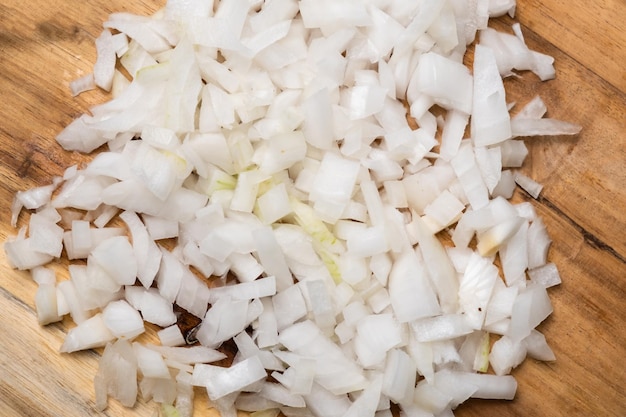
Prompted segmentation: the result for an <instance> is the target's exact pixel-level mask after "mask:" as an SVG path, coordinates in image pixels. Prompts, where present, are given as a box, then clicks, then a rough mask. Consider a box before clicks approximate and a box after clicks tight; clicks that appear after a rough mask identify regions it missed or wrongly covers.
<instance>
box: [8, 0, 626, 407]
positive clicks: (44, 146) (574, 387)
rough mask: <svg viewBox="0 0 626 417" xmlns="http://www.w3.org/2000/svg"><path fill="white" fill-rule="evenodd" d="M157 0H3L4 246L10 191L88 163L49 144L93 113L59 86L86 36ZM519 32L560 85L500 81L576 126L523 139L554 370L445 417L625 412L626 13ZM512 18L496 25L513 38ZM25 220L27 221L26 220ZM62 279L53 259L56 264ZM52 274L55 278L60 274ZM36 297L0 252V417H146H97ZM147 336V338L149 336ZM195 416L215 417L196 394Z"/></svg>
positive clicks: (562, 11) (76, 357)
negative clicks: (552, 273) (544, 232)
mask: <svg viewBox="0 0 626 417" xmlns="http://www.w3.org/2000/svg"><path fill="white" fill-rule="evenodd" d="M163 4H164V1H163V0H159V1H147V0H142V1H131V2H128V1H121V0H109V1H106V2H104V1H96V0H85V1H82V2H70V1H59V0H29V1H28V2H26V1H23V0H4V1H2V3H1V4H0V94H1V97H2V101H1V102H0V160H1V163H0V177H1V181H0V203H1V204H2V208H1V210H0V240H2V241H4V240H5V239H6V237H7V236H9V235H14V234H15V233H16V230H15V229H13V228H12V227H11V226H10V205H11V202H12V200H13V197H14V195H15V192H16V191H18V190H24V189H27V188H30V187H33V186H37V185H45V184H48V183H49V182H50V180H51V178H52V176H54V175H60V174H62V172H63V171H64V169H65V168H67V167H68V166H70V165H72V164H76V163H81V162H82V161H85V160H86V159H85V156H82V155H79V154H76V153H68V152H65V151H63V150H62V149H61V148H60V146H58V145H57V143H56V142H55V141H54V137H55V135H56V134H57V133H58V132H59V131H60V130H61V129H62V128H63V127H64V126H66V125H67V124H68V123H69V122H70V121H71V120H72V119H73V118H74V117H76V116H78V115H80V114H81V113H82V112H84V111H85V110H86V109H88V107H89V106H90V105H92V104H95V103H98V102H101V101H103V100H105V99H106V95H105V94H104V93H101V92H98V91H93V92H89V93H86V94H82V95H80V96H79V97H76V98H73V97H71V94H70V92H69V88H68V83H69V82H70V81H71V80H73V79H75V78H77V77H78V76H80V75H83V74H86V73H88V72H90V71H91V68H92V65H93V62H94V60H95V46H94V39H95V37H96V36H97V35H98V34H99V33H100V31H101V29H102V22H103V21H104V20H106V17H107V15H108V14H109V13H111V12H114V11H129V12H134V13H138V14H147V13H151V12H153V11H155V10H157V9H158V8H159V7H162V6H163ZM516 20H517V21H519V22H521V23H522V28H523V30H524V34H525V36H526V41H527V43H528V44H529V46H530V47H531V48H533V49H536V50H538V51H541V52H544V53H547V54H550V55H552V56H554V57H555V59H556V63H555V66H556V71H557V78H556V79H555V80H551V81H548V82H543V83H542V82H540V81H539V80H538V79H537V78H536V77H534V76H533V75H532V74H523V76H522V77H521V78H519V79H515V78H511V79H507V80H506V88H507V91H508V99H509V100H510V101H515V100H519V103H520V104H523V103H524V102H525V101H527V100H529V99H530V98H531V97H532V96H533V95H534V94H539V95H540V96H541V97H542V98H543V99H544V101H545V102H546V104H547V106H548V112H549V116H550V117H553V118H557V119H563V120H568V121H573V122H577V123H579V124H581V125H582V126H583V131H582V133H580V134H579V135H578V136H576V137H575V138H561V137H557V138H535V139H529V140H527V145H528V147H529V150H530V157H529V158H528V159H527V163H526V164H525V166H524V167H523V171H524V172H525V173H526V174H527V175H529V176H531V177H532V178H534V179H536V180H537V181H539V182H541V183H542V184H543V185H544V189H543V192H542V195H541V197H540V198H539V200H537V201H535V200H532V199H531V198H530V197H529V196H528V195H526V194H525V193H523V192H521V191H519V190H518V191H517V192H516V194H515V196H514V200H515V201H516V202H520V201H532V204H533V205H534V207H535V208H536V210H537V212H538V213H539V214H540V216H541V217H542V218H543V219H544V221H545V223H546V225H547V228H548V231H549V233H550V235H551V237H552V239H553V241H554V243H553V244H552V247H551V250H550V254H549V257H550V260H551V261H552V262H555V263H556V264H557V265H558V267H559V270H560V273H561V277H562V279H563V284H562V285H560V286H559V287H556V288H553V289H551V290H550V295H551V299H552V302H553V305H554V313H553V315H552V316H551V317H550V318H549V319H548V320H547V321H546V322H544V323H543V324H542V325H541V326H540V329H541V330H542V331H543V332H544V333H545V334H546V336H547V339H548V342H549V343H550V345H551V346H552V348H553V349H554V351H555V354H556V356H557V361H556V362H554V363H541V362H537V361H534V360H530V359H528V360H526V361H525V362H524V363H523V364H522V365H521V366H520V367H519V368H517V369H515V370H514V371H513V375H515V376H516V377H517V379H518V382H519V388H518V394H517V397H516V399H515V400H514V401H512V402H508V401H477V400H471V401H469V402H467V403H466V404H464V405H462V406H461V407H460V408H459V409H458V410H457V411H456V415H457V416H461V417H469V416H475V417H478V416H486V417H489V416H529V415H533V416H624V415H626V395H625V394H624V387H625V386H626V374H625V368H626V365H625V362H626V324H625V322H624V320H625V317H626V304H625V299H626V214H625V212H626V192H625V191H624V187H625V186H626V69H625V68H626V35H625V34H624V29H625V28H626V26H625V25H626V23H624V22H626V3H625V2H624V0H607V1H602V2H589V1H585V0H519V1H518V11H517V16H516ZM512 22H513V21H512V20H511V19H509V18H502V19H498V20H497V21H494V22H492V26H493V27H495V28H497V29H499V30H503V31H510V24H511V23H512ZM21 221H22V223H23V221H24V219H23V218H22V220H21ZM57 266H58V271H59V274H66V273H65V272H62V271H63V269H62V266H63V261H60V262H58V264H57ZM62 276H63V275H62ZM35 290H36V284H35V283H33V282H32V280H31V279H30V278H29V277H28V275H27V274H26V273H22V272H18V271H14V270H12V269H10V268H9V266H8V265H7V262H6V259H5V255H4V251H0V416H67V417H73V416H76V417H78V416H96V415H101V416H119V417H126V416H127V417H131V416H133V417H135V416H137V417H139V416H142V417H143V416H152V415H153V413H154V412H155V406H154V404H145V403H144V402H141V401H140V402H139V403H138V404H137V406H136V407H135V408H134V409H131V410H129V409H125V408H124V407H122V406H120V405H119V404H118V403H117V402H115V401H110V405H109V408H108V409H107V410H105V411H104V412H103V413H98V412H96V411H95V410H94V408H93V405H94V393H93V377H94V375H95V373H96V369H97V360H98V357H99V355H100V353H101V352H100V351H87V352H82V353H78V354H71V355H67V354H59V353H58V349H59V347H60V345H61V343H62V341H63V338H64V335H65V333H66V332H67V330H68V328H70V326H71V325H72V324H71V323H70V321H69V320H66V321H64V322H61V323H58V324H53V325H49V326H46V327H45V328H42V327H40V326H39V325H38V324H37V318H36V313H35V310H34V294H35ZM154 337H155V336H154V331H151V332H150V333H149V334H148V335H146V336H145V338H147V339H150V338H154ZM197 392H198V396H197V397H196V401H195V403H196V414H195V415H197V416H217V413H216V412H214V411H211V410H209V409H208V407H207V402H206V396H205V395H202V394H201V393H200V392H199V391H197Z"/></svg>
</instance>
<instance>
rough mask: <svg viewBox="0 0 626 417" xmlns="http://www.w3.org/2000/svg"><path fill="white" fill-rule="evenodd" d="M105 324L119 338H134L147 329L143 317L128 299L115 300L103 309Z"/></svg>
mask: <svg viewBox="0 0 626 417" xmlns="http://www.w3.org/2000/svg"><path fill="white" fill-rule="evenodd" d="M102 317H103V319H104V323H105V325H106V326H107V327H108V329H109V330H110V331H111V333H113V335H115V337H117V338H118V339H133V338H135V337H136V336H138V335H140V334H141V333H143V332H144V331H145V328H144V325H143V319H142V318H141V315H140V314H139V312H138V311H137V310H135V309H134V308H133V307H131V306H130V304H128V303H127V302H126V301H124V300H120V301H114V302H112V303H109V304H108V305H107V306H106V307H105V308H104V309H103V310H102Z"/></svg>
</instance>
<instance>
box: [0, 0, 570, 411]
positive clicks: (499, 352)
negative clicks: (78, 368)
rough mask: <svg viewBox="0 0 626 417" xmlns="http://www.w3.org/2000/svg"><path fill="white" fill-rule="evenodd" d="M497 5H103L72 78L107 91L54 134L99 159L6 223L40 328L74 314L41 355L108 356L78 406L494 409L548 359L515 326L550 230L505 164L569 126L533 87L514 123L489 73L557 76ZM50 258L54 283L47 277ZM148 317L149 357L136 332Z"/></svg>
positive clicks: (529, 306) (528, 315)
mask: <svg viewBox="0 0 626 417" xmlns="http://www.w3.org/2000/svg"><path fill="white" fill-rule="evenodd" d="M514 11H515V2H514V1H513V0H509V1H473V2H466V1H463V0H437V1H422V2H420V1H396V2H394V1H391V0H382V1H376V2H372V1H357V0H355V1H334V0H323V1H322V0H300V1H296V0H267V1H261V0H259V1H248V0H219V1H217V0H216V1H188V0H168V1H167V4H166V5H165V7H164V8H163V9H162V10H160V11H159V12H157V13H156V14H154V15H153V16H148V17H146V16H137V15H133V14H129V13H114V14H112V15H111V16H110V17H109V19H108V20H107V21H106V22H105V23H104V30H103V31H102V34H101V35H100V36H99V37H98V39H97V40H96V49H97V54H98V58H97V61H96V63H95V65H94V68H93V73H92V74H88V75H86V76H84V77H82V78H80V79H78V80H76V81H74V82H72V83H71V90H72V94H74V95H76V94H80V93H81V92H82V91H85V90H89V89H93V88H101V89H104V90H107V91H111V94H112V99H111V100H110V101H108V102H106V103H103V104H100V105H97V106H95V107H93V108H92V109H90V112H89V114H84V115H82V116H80V117H78V118H77V119H75V120H74V121H73V122H72V123H71V124H69V125H68V126H67V127H66V128H65V129H64V130H63V131H62V132H61V133H59V135H58V136H57V138H56V139H57V141H58V142H59V144H61V145H62V146H63V147H64V148H65V149H66V150H70V151H80V152H84V153H89V152H92V151H95V150H98V152H97V153H96V154H95V155H94V157H93V159H92V160H91V162H89V163H88V164H87V165H86V166H85V167H77V166H73V167H70V168H68V169H67V170H66V171H65V174H64V175H63V177H62V178H54V179H52V181H51V184H50V185H44V186H41V187H37V188H33V189H31V190H28V191H20V192H18V193H17V195H16V197H15V202H14V204H13V210H12V214H13V216H12V223H13V225H16V224H17V222H18V217H19V215H20V212H21V211H22V209H23V208H25V209H27V210H30V213H31V214H30V220H29V223H28V226H24V227H23V228H21V229H20V230H19V232H18V233H17V235H16V236H15V237H12V238H10V239H9V240H8V241H7V242H6V243H5V244H4V248H5V251H6V253H7V258H8V260H9V262H10V263H11V265H12V266H13V267H14V268H17V269H20V270H29V271H30V272H31V274H32V277H33V279H34V280H35V281H36V282H37V284H38V285H39V289H38V290H37V293H36V295H35V303H36V307H37V315H38V319H39V322H40V324H41V325H46V324H48V323H52V322H55V321H59V320H61V319H62V317H63V316H65V315H67V314H70V315H71V317H72V319H73V321H74V322H75V323H76V326H75V327H73V328H71V329H70V330H69V332H68V333H67V335H66V338H65V341H64V343H63V345H62V346H61V348H60V350H61V352H74V351H79V350H84V349H91V348H96V347H104V353H103V355H102V358H101V359H100V367H99V371H98V373H97V375H96V376H95V393H96V403H95V405H96V408H97V409H98V410H103V409H105V408H106V407H107V402H108V398H109V397H112V398H115V399H116V400H117V401H119V402H120V403H122V404H123V405H125V406H128V407H132V406H133V405H134V404H135V402H136V400H137V396H138V394H141V395H142V397H143V398H144V399H145V400H150V399H152V400H153V401H154V402H156V403H158V404H159V407H160V408H161V411H162V413H164V415H177V416H185V417H191V416H192V415H193V395H194V390H195V389H196V387H201V388H203V389H206V391H207V394H208V397H209V399H210V405H211V406H212V407H214V408H216V409H217V410H218V411H219V412H220V413H221V415H222V416H224V417H227V416H235V415H236V410H241V411H248V412H252V413H254V415H258V416H261V415H263V416H270V415H271V416H276V415H278V414H279V413H282V414H283V415H286V416H305V415H306V416H318V417H334V416H337V417H341V416H343V417H347V416H355V417H356V416H358V417H364V416H377V417H382V416H391V415H392V412H391V405H392V404H396V405H397V406H398V407H399V409H400V410H401V413H403V415H407V416H418V415H419V416H451V415H453V411H452V410H454V409H455V408H456V407H457V406H459V405H460V404H461V403H463V402H464V401H466V400H467V399H469V398H486V399H507V400H510V399H512V398H513V397H514V396H515V393H516V390H517V382H516V381H515V378H514V377H513V376H511V375H510V372H511V370H512V369H513V368H515V367H516V366H518V365H519V364H520V363H521V362H522V361H523V360H524V358H525V357H526V356H527V355H530V356H531V357H533V358H537V359H539V360H545V361H551V360H555V357H554V354H553V353H552V351H551V350H550V348H549V346H548V345H547V343H546V339H545V337H544V336H543V335H542V334H541V333H540V332H539V331H537V330H536V329H535V328H536V327H537V325H539V324H540V323H541V322H542V321H543V320H544V319H545V318H546V317H547V316H548V315H549V314H550V313H551V312H552V306H551V303H550V298H549V296H548V293H547V288H549V287H551V286H554V285H557V284H559V283H560V282H561V279H560V276H559V274H558V271H557V267H556V266H555V265H554V264H553V263H549V262H548V259H547V254H548V249H549V246H550V238H549V237H548V235H547V232H546V228H545V226H544V224H543V222H542V221H541V219H539V218H538V217H537V215H536V213H535V211H534V209H533V207H532V205H530V204H529V203H521V204H512V203H511V202H509V200H508V199H509V198H510V197H511V196H512V194H513V191H514V189H515V186H516V184H517V185H519V186H520V187H522V188H523V189H524V190H525V191H527V192H528V193H529V194H530V195H531V196H533V197H534V198H537V197H538V195H539V192H540V191H541V185H540V184H538V183H537V182H535V181H534V180H532V179H531V178H529V177H527V176H525V175H523V174H522V173H520V172H517V171H516V169H517V168H519V167H521V166H522V164H523V162H524V159H525V158H526V156H527V154H528V150H527V149H526V146H525V145H524V142H523V140H522V139H520V138H519V137H525V136H531V135H535V136H537V135H541V136H544V135H572V134H576V133H578V132H579V131H580V127H579V126H576V125H574V124H571V123H566V122H561V121H557V120H552V119H547V118H544V114H545V112H546V107H545V104H544V103H543V101H541V99H540V98H539V97H535V98H532V100H530V101H529V103H528V104H527V105H526V106H524V107H523V108H522V109H521V110H520V111H519V112H517V114H516V115H515V116H514V117H511V116H510V110H511V107H512V106H511V105H510V104H509V103H507V101H506V92H505V89H504V84H503V81H502V77H506V76H510V75H514V74H515V72H514V71H527V70H529V71H532V72H534V73H535V74H536V75H537V77H539V78H540V79H541V80H546V79H550V78H553V77H554V76H555V72H554V67H553V65H552V62H553V59H552V58H551V57H549V56H546V55H544V54H541V53H538V52H535V51H532V50H530V49H529V48H528V47H527V46H526V44H525V42H524V39H523V36H522V33H521V28H520V26H519V25H518V24H515V25H514V26H513V28H512V32H513V33H514V34H506V33H500V32H497V31H495V30H494V29H491V28H489V27H487V22H488V20H489V18H490V17H494V16H500V15H502V14H505V13H508V14H510V15H511V16H513V14H514ZM473 44H475V49H474V61H473V66H472V68H468V67H466V66H464V65H463V57H464V55H465V52H466V50H467V48H468V46H470V45H473ZM435 108H437V110H436V111H435ZM407 112H408V116H409V117H407ZM409 119H412V121H409ZM77 213H78V214H77ZM62 218H64V219H66V220H67V219H68V218H69V219H71V221H69V222H67V221H64V222H61V219H62ZM60 224H67V225H69V226H68V227H67V228H66V229H64V228H63V227H61V225H60ZM63 250H65V254H66V256H67V258H68V259H69V260H70V261H73V263H72V264H71V265H70V267H69V279H66V280H58V282H57V278H56V277H55V273H54V272H53V270H52V269H50V268H48V267H46V266H45V265H46V264H48V263H49V262H51V261H52V260H54V259H55V258H59V257H60V256H61V255H62V252H63ZM496 257H498V258H499V265H501V269H499V268H498V267H496V266H495V265H494V260H495V259H496ZM209 279H210V280H209ZM209 281H210V285H209ZM183 310H184V311H185V312H186V313H185V314H188V315H190V316H193V317H195V320H196V322H197V323H199V324H198V325H197V326H196V327H194V328H193V331H192V332H187V330H189V329H186V330H185V331H183V330H182V329H181V328H180V327H179V325H178V321H179V319H180V314H181V313H180V312H181V311H183ZM145 322H148V323H151V325H149V326H148V327H152V328H154V327H155V326H156V328H158V329H160V330H159V331H158V337H159V340H160V342H161V345H155V344H153V343H144V342H141V340H142V337H141V335H142V334H144V333H145V332H146V325H145V324H144V323H145ZM490 340H491V341H494V340H496V341H495V343H493V345H491V344H490ZM224 343H231V344H232V343H234V344H235V345H236V347H237V353H236V355H235V356H234V358H231V359H232V364H230V365H229V366H222V364H223V363H221V362H220V363H219V364H216V362H218V361H221V360H223V359H224V358H225V357H226V355H224V354H223V353H222V352H221V351H220V350H219V349H220V348H221V347H222V346H223V345H224ZM187 344H193V345H194V346H191V347H190V346H186V345H187Z"/></svg>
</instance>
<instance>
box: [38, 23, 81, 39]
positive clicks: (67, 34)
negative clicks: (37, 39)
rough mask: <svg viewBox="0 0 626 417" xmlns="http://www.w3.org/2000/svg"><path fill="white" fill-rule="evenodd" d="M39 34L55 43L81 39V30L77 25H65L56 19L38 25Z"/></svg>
mask: <svg viewBox="0 0 626 417" xmlns="http://www.w3.org/2000/svg"><path fill="white" fill-rule="evenodd" d="M68 23H69V22H68ZM37 32H38V33H39V34H40V35H41V36H42V37H44V38H46V39H47V40H50V41H53V42H54V41H63V40H71V39H75V38H79V35H80V28H79V27H78V26H77V25H75V24H71V23H69V24H64V23H63V22H59V21H57V20H55V19H48V20H46V21H44V22H41V23H38V24H37Z"/></svg>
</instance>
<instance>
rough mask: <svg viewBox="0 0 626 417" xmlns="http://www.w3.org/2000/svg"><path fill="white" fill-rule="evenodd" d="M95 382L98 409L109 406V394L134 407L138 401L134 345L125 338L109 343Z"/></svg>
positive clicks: (125, 404) (127, 405)
mask: <svg viewBox="0 0 626 417" xmlns="http://www.w3.org/2000/svg"><path fill="white" fill-rule="evenodd" d="M94 384H95V387H96V409H97V410H99V411H102V410H104V409H105V408H106V407H107V396H108V395H110V396H112V397H113V398H115V399H117V400H118V401H120V402H121V403H122V404H123V405H124V406H126V407H132V406H134V405H135V402H136V401H137V359H136V358H135V353H134V351H133V347H132V345H131V344H130V343H129V342H128V341H127V340H124V339H120V340H117V341H116V342H114V343H109V344H107V346H106V348H105V349H104V353H103V354H102V358H101V359H100V363H99V365H98V373H97V374H96V377H95V380H94Z"/></svg>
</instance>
